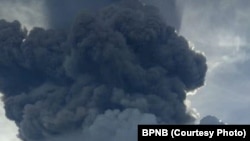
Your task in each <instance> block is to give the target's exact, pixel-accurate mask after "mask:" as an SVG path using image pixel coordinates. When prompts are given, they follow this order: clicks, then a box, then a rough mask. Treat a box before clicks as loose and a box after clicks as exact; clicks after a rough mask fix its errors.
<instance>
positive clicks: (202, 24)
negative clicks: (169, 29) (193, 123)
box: [180, 0, 250, 124]
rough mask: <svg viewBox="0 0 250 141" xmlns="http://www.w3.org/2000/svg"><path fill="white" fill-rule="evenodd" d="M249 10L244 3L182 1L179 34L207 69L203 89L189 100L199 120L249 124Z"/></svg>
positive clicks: (217, 0)
mask: <svg viewBox="0 0 250 141" xmlns="http://www.w3.org/2000/svg"><path fill="white" fill-rule="evenodd" d="M204 3H206V4H204ZM249 6H250V3H249V1H247V0H238V1H236V0H212V1H198V0H187V1H186V4H185V7H184V10H183V17H182V25H181V30H180V33H181V34H182V35H184V36H185V37H186V38H187V39H189V40H190V41H191V42H192V44H194V46H195V48H196V49H198V50H201V51H202V52H204V53H205V54H206V58H207V63H208V66H209V67H208V72H207V75H206V85H205V86H204V87H202V88H201V89H199V90H198V92H197V94H196V95H194V96H189V99H190V100H191V101H192V107H195V108H196V109H197V111H199V113H200V116H201V117H203V116H205V115H207V114H210V115H215V116H217V117H218V118H220V119H222V120H223V121H225V122H227V123H232V124H249V123H250V111H249V110H247V109H248V107H249V106H250V95H249V84H250V78H249V76H248V69H249V61H250V60H249V47H250V44H249V39H250V38H249V37H250V36H249V35H250V34H249V31H250V17H249V15H248V13H249V12H250V11H249V8H248V7H249Z"/></svg>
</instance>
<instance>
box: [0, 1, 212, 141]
mask: <svg viewBox="0 0 250 141" xmlns="http://www.w3.org/2000/svg"><path fill="white" fill-rule="evenodd" d="M0 47H1V48H0V58H1V60H0V72H1V73H0V84H1V85H0V90H1V92H3V94H4V96H3V101H4V104H5V106H4V107H5V110H6V116H7V117H8V118H9V119H11V120H13V121H15V123H16V125H17V126H18V127H19V137H20V138H21V139H22V140H24V141H40V140H41V141H51V140H58V139H59V140H60V138H62V137H63V138H64V140H77V137H79V138H81V140H88V139H89V138H90V139H92V140H93V141H94V140H97V138H96V137H95V136H91V133H94V131H95V130H97V131H99V130H101V129H100V127H102V126H107V125H112V126H113V128H112V129H110V130H109V131H110V132H109V131H104V132H103V137H105V138H107V140H112V139H113V138H111V137H110V135H111V133H113V132H117V133H116V135H117V137H116V136H114V140H117V138H118V136H121V137H122V135H123V134H124V133H125V132H126V133H127V131H130V130H129V129H127V128H128V127H127V126H125V125H126V124H129V125H131V124H136V123H140V122H148V123H155V122H157V123H166V124H169V123H171V124H186V123H191V122H193V120H194V118H193V117H192V116H191V115H192V114H191V113H188V112H187V110H186V106H185V104H184V100H185V99H186V92H188V91H193V90H195V89H196V88H198V87H201V86H202V85H203V84H204V79H205V74H206V70H207V66H206V59H205V57H204V56H203V55H202V54H200V53H197V52H195V51H194V50H192V49H191V48H190V47H189V44H188V42H187V41H186V40H185V38H184V37H182V36H179V35H178V34H177V33H176V31H175V29H174V28H173V27H171V26H167V24H166V23H165V21H164V20H163V19H162V17H161V16H160V15H159V11H158V10H157V9H156V8H154V7H152V6H148V5H143V4H142V3H141V2H139V1H135V0H130V1H121V2H119V3H115V4H111V5H108V6H105V7H104V8H102V9H100V11H99V12H89V11H85V12H82V13H81V14H79V15H78V16H77V18H76V19H75V20H74V22H73V24H72V25H71V27H70V28H69V30H68V31H67V32H65V31H64V30H59V29H51V30H45V29H42V28H34V29H32V30H31V31H30V32H29V34H27V31H26V30H24V29H22V28H21V25H20V23H19V22H18V21H14V22H7V21H5V20H1V21H0ZM128 115H129V116H128ZM121 124H122V125H121ZM117 127H120V128H121V130H120V131H119V130H118V131H117V130H114V128H117ZM110 128H111V127H110ZM131 130H133V129H131ZM105 132H106V133H105ZM118 132H119V133H118ZM100 134H101V133H100ZM92 135H93V134H92ZM112 135H113V134H112ZM97 136H98V135H97Z"/></svg>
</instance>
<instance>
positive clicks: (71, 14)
mask: <svg viewBox="0 0 250 141" xmlns="http://www.w3.org/2000/svg"><path fill="white" fill-rule="evenodd" d="M119 1H121V0H70V1H69V0H45V9H46V12H47V17H48V19H49V26H50V27H52V28H57V29H58V28H68V26H69V25H70V24H71V23H72V21H73V19H74V18H75V17H76V15H77V14H78V13H79V12H82V11H87V12H90V13H93V12H96V11H97V10H98V9H100V8H103V7H105V6H107V5H109V4H111V3H116V2H119ZM129 1H137V0H129ZM139 1H141V2H142V3H144V4H150V5H154V6H156V7H157V8H158V10H159V12H160V13H161V16H162V18H163V20H164V21H166V22H167V24H168V25H171V26H173V27H175V29H177V30H179V28H180V24H181V8H180V4H179V6H178V3H177V0H139ZM62 15H63V16H62Z"/></svg>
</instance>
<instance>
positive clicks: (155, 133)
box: [138, 125, 250, 141]
mask: <svg viewBox="0 0 250 141" xmlns="http://www.w3.org/2000/svg"><path fill="white" fill-rule="evenodd" d="M249 134H250V125H138V141H146V140H149V141H172V140H187V139H188V140H189V139H200V140H227V139H230V140H231V139H233V140H237V141H250V135H249Z"/></svg>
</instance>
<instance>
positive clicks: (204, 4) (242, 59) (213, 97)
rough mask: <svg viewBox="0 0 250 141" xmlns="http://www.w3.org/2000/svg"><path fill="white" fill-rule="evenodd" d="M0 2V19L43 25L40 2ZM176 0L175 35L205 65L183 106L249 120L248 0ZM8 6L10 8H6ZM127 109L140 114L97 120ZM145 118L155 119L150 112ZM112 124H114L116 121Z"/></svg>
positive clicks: (8, 126)
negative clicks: (202, 75)
mask: <svg viewBox="0 0 250 141" xmlns="http://www.w3.org/2000/svg"><path fill="white" fill-rule="evenodd" d="M0 2H1V5H0V13H1V14H0V17H1V18H4V19H7V20H9V21H11V20H14V19H18V20H19V21H20V22H21V23H22V24H23V25H25V26H26V27H27V28H28V29H31V28H32V27H33V26H39V27H46V26H48V22H47V19H46V15H43V14H41V13H43V12H42V11H43V10H44V9H43V3H35V2H34V3H32V2H29V3H27V2H26V3H25V4H23V3H19V2H18V1H15V0H12V1H11V2H10V1H8V2H7V1H4V0H2V1H0ZM178 2H179V4H180V7H181V8H182V9H181V13H182V14H181V25H180V29H179V34H181V35H183V36H184V37H185V38H186V39H188V40H189V41H190V44H191V45H193V46H194V48H195V50H199V51H201V52H204V54H205V56H206V58H207V64H208V71H207V74H206V82H205V83H206V84H205V86H203V87H201V88H199V89H198V90H197V91H196V92H195V94H194V95H193V94H190V95H189V96H188V100H189V102H188V103H189V106H190V107H191V108H193V109H194V110H195V111H197V112H198V113H199V118H202V117H204V116H206V115H213V116H216V117H217V118H219V119H221V120H222V121H224V122H226V123H229V124H249V123H250V111H249V110H248V107H249V106H250V95H249V89H250V88H249V85H250V79H249V76H248V70H249V65H250V58H249V57H248V56H249V53H250V48H249V46H250V44H249V42H250V41H249V37H250V33H248V31H250V17H249V16H248V13H249V12H250V10H249V8H248V7H249V6H250V2H248V0H237V1H236V0H205V1H200V0H178ZM10 6H11V7H12V6H14V7H15V8H11V9H9V8H7V7H10ZM9 10H11V12H10V11H9ZM34 11H35V12H34ZM9 12H10V13H12V14H9ZM6 13H8V14H6ZM27 15H28V16H27ZM34 18H35V19H38V20H33V19H34ZM1 107H3V104H1ZM130 112H132V113H134V115H135V117H137V115H140V114H138V111H136V110H128V111H124V113H123V112H119V111H110V112H108V113H105V114H104V115H102V116H100V119H99V121H100V120H105V119H106V117H109V116H108V115H110V114H111V115H116V114H119V113H121V115H123V114H124V115H126V113H130ZM4 114H5V113H4V110H3V109H1V110H0V126H1V127H5V128H1V131H0V140H5V141H18V139H17V138H16V134H17V129H16V128H15V125H14V123H13V122H11V121H9V120H7V119H6V118H5V116H4ZM102 117H104V118H102ZM143 117H144V116H143ZM145 117H146V118H145V119H146V120H148V119H150V122H152V123H154V122H155V121H154V117H153V116H152V115H145ZM121 120H122V119H121ZM128 121H129V120H128ZM95 123H96V125H98V126H99V124H101V123H100V122H98V120H97V121H96V122H95ZM113 124H114V126H119V125H116V124H117V123H113ZM124 128H127V127H124ZM93 138H94V137H93ZM93 140H94V139H93Z"/></svg>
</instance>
